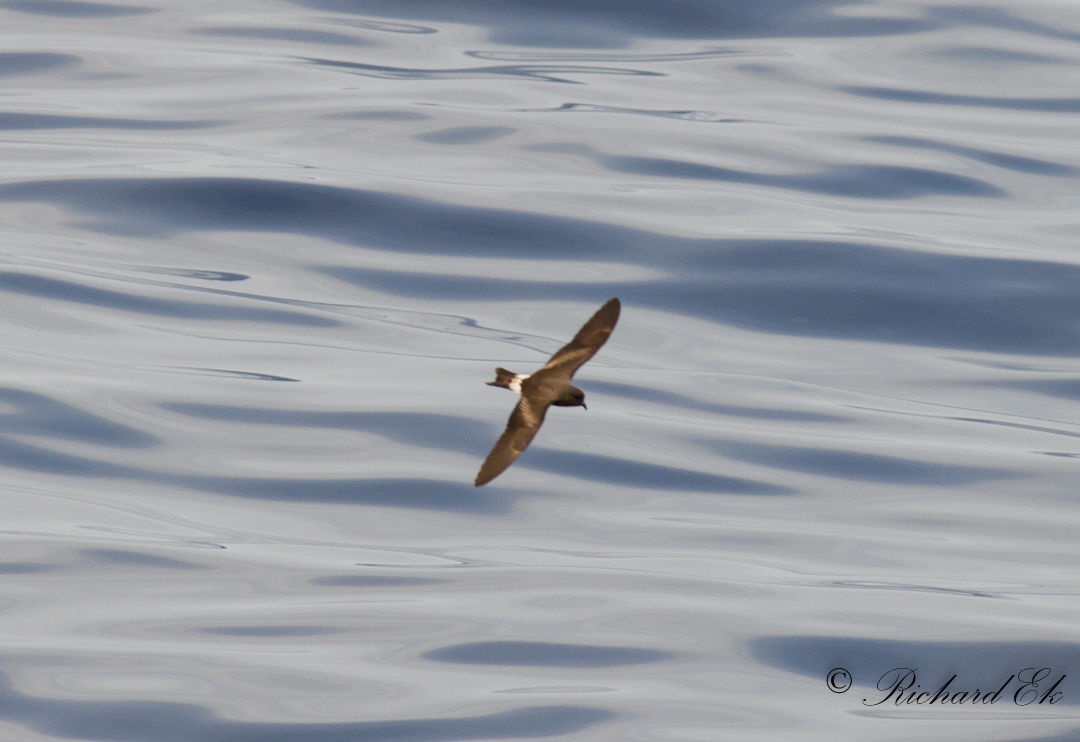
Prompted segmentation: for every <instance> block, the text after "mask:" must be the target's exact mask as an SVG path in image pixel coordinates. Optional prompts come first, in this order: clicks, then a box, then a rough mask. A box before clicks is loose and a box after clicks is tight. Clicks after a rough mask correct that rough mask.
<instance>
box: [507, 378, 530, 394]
mask: <svg viewBox="0 0 1080 742" xmlns="http://www.w3.org/2000/svg"><path fill="white" fill-rule="evenodd" d="M530 376H532V374H514V378H512V379H510V391H512V392H516V393H518V394H521V382H523V381H525V379H527V378H529V377H530Z"/></svg>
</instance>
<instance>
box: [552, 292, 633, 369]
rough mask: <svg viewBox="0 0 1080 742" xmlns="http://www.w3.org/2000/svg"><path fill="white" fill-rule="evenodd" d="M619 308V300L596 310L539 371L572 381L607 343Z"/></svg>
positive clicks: (617, 316)
mask: <svg viewBox="0 0 1080 742" xmlns="http://www.w3.org/2000/svg"><path fill="white" fill-rule="evenodd" d="M620 308H621V305H620V304H619V300H618V299H612V300H611V301H609V302H608V303H607V304H605V305H604V306H602V307H600V308H599V309H598V310H596V314H594V315H593V316H592V318H591V319H590V320H589V321H588V322H586V323H585V324H584V325H583V326H582V328H581V329H580V330H578V334H577V335H574V339H573V340H571V341H570V342H569V343H567V344H566V345H564V346H563V347H562V348H560V349H559V350H558V351H557V352H556V353H555V355H553V356H552V357H551V360H549V361H548V362H547V363H545V364H544V368H543V369H541V370H543V371H552V372H561V373H564V374H566V375H567V378H570V379H572V378H573V377H574V373H575V372H576V371H577V370H578V369H579V368H581V366H582V365H583V364H584V363H585V361H587V360H589V359H590V358H592V357H593V356H594V355H596V351H598V350H600V347H601V346H602V345H603V344H604V343H606V342H607V339H608V337H609V336H610V335H611V331H612V330H614V329H615V323H616V322H618V321H619V309H620Z"/></svg>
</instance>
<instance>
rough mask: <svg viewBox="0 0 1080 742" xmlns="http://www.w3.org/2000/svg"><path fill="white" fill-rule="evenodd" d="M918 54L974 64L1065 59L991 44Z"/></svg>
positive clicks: (1056, 61) (1060, 61)
mask: <svg viewBox="0 0 1080 742" xmlns="http://www.w3.org/2000/svg"><path fill="white" fill-rule="evenodd" d="M919 56H927V57H937V58H939V59H946V60H949V61H953V62H971V63H973V64H976V65H983V64H987V63H990V64H1002V65H1009V64H1062V63H1063V62H1064V61H1065V60H1064V59H1063V58H1061V57H1051V56H1048V55H1045V54H1030V53H1028V52H1018V51H1013V50H1012V49H998V48H995V47H991V46H953V47H949V48H947V49H934V50H931V51H925V50H921V51H920V52H919Z"/></svg>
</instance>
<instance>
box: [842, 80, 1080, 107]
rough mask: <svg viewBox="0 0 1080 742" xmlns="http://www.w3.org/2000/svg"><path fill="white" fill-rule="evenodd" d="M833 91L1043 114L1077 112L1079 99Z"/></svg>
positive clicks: (870, 89)
mask: <svg viewBox="0 0 1080 742" xmlns="http://www.w3.org/2000/svg"><path fill="white" fill-rule="evenodd" d="M837 90H839V91H840V92H842V93H848V94H849V95H857V96H859V97H862V98H876V99H878V100H891V101H896V102H898V103H930V104H934V105H945V106H981V107H984V108H1000V109H1003V110H1010V111H1041V112H1044V113H1076V112H1078V111H1080V98H1003V97H995V96H988V95H960V94H952V93H931V92H929V91H923V90H902V89H900V88H875V87H867V86H862V85H841V86H840V87H838V88H837Z"/></svg>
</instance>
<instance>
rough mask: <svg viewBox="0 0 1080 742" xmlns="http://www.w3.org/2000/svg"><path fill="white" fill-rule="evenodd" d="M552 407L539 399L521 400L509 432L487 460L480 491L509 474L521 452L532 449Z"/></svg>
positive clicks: (505, 432)
mask: <svg viewBox="0 0 1080 742" xmlns="http://www.w3.org/2000/svg"><path fill="white" fill-rule="evenodd" d="M549 404H550V403H549V402H547V401H541V400H538V399H529V398H528V397H522V398H521V401H519V402H518V404H517V407H515V408H514V411H513V412H511V413H510V420H509V422H507V423H506V430H505V431H503V434H502V436H500V438H499V440H498V442H496V444H495V447H494V448H492V449H491V453H489V454H488V457H487V459H485V460H484V465H483V466H481V467H480V473H479V474H477V475H476V481H475V482H474V484H475V485H476V486H477V487H479V486H480V485H483V484H487V483H488V482H490V481H491V480H492V479H494V478H495V477H497V476H499V475H500V474H502V473H503V472H504V471H506V467H508V466H510V464H512V463H514V461H515V460H516V459H517V457H518V456H520V455H521V452H522V451H524V450H525V449H526V448H527V447H528V445H529V443H530V442H531V441H532V439H533V437H534V436H535V435H536V431H538V430H539V429H540V425H541V424H542V423H543V422H544V415H545V414H547V410H548V406H549Z"/></svg>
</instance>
